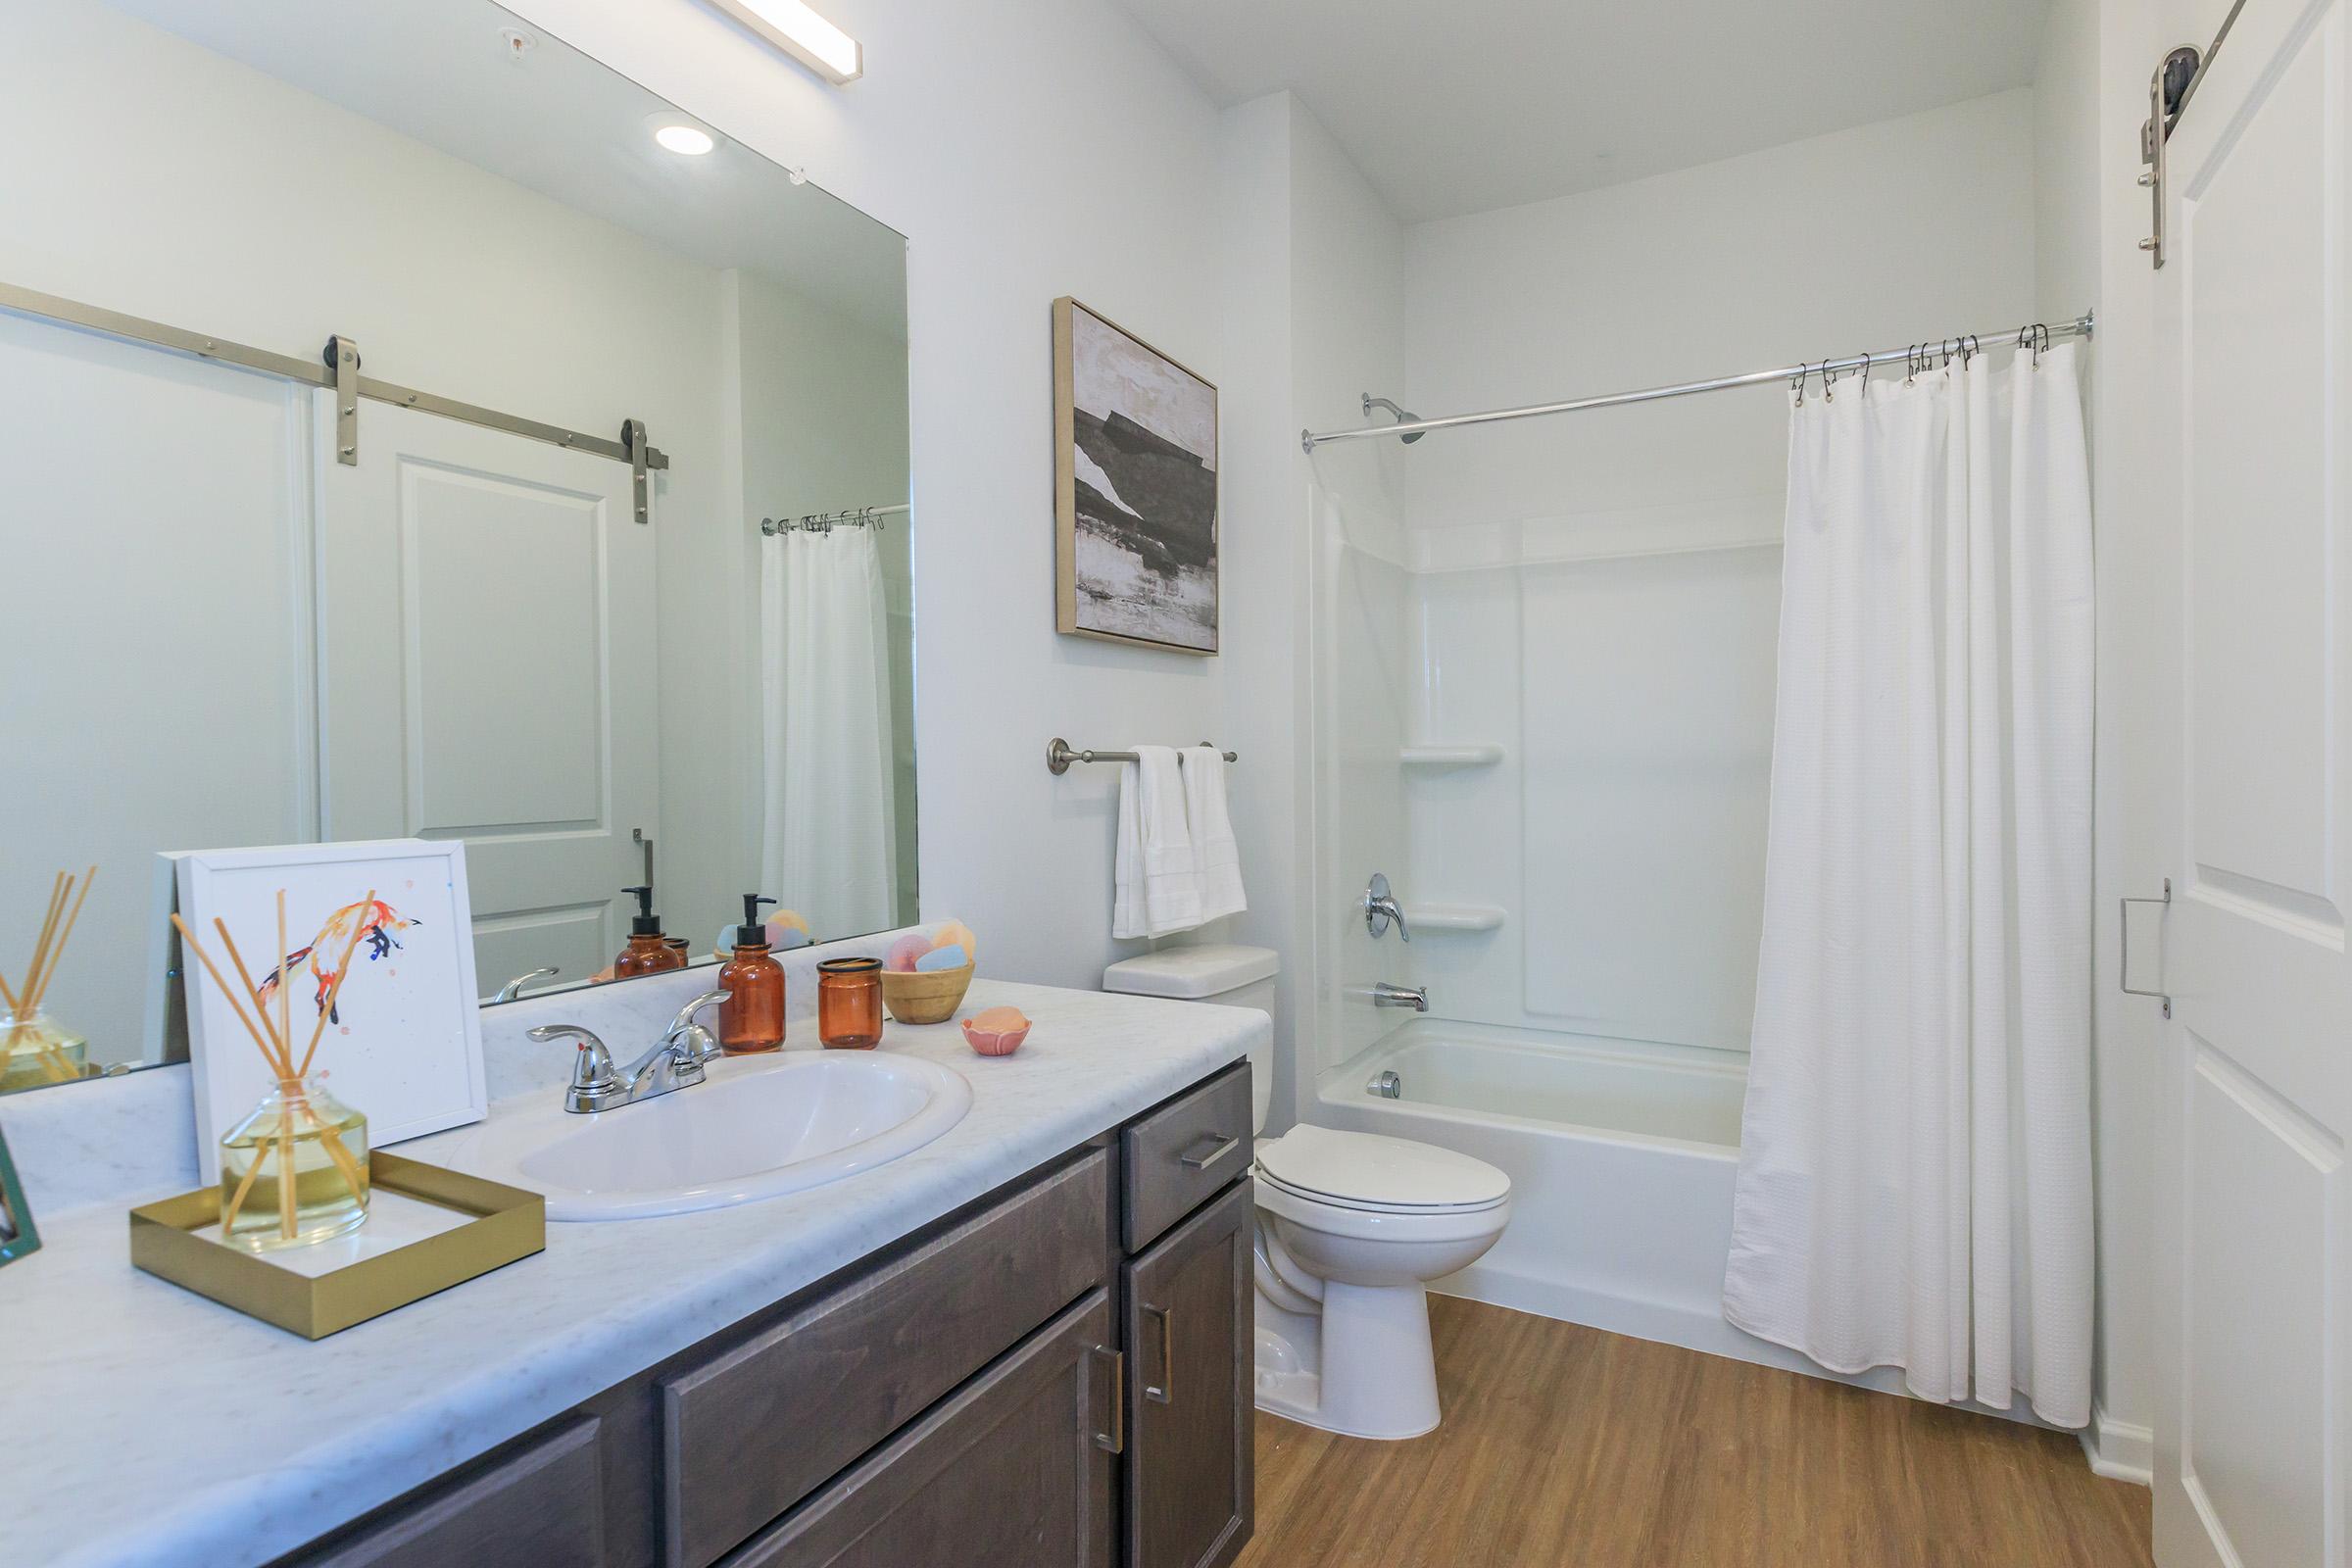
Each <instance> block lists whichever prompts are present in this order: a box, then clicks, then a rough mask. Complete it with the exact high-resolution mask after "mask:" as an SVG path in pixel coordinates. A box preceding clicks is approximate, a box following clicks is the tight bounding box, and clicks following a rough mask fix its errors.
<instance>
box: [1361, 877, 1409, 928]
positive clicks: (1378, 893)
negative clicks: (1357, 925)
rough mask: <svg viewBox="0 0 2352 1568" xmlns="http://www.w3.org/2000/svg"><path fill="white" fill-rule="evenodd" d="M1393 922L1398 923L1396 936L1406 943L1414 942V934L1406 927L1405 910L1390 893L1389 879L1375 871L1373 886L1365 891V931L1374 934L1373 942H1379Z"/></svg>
mask: <svg viewBox="0 0 2352 1568" xmlns="http://www.w3.org/2000/svg"><path fill="white" fill-rule="evenodd" d="M1392 920H1394V921H1396V922H1397V936H1398V937H1399V938H1400V939H1402V940H1403V941H1406V942H1410V941H1412V940H1413V934H1412V932H1410V931H1408V930H1406V929H1405V926H1404V910H1403V908H1402V907H1400V906H1399V905H1398V904H1397V899H1396V896H1395V895H1394V894H1392V893H1390V891H1389V879H1388V878H1387V877H1386V876H1385V875H1383V874H1382V873H1380V872H1378V871H1375V872H1373V873H1372V885H1371V886H1370V887H1368V888H1366V889H1364V929H1365V930H1367V931H1369V932H1371V933H1372V937H1373V940H1375V941H1378V940H1379V939H1380V938H1381V937H1383V936H1386V935H1387V934H1388V930H1389V922H1390V921H1392Z"/></svg>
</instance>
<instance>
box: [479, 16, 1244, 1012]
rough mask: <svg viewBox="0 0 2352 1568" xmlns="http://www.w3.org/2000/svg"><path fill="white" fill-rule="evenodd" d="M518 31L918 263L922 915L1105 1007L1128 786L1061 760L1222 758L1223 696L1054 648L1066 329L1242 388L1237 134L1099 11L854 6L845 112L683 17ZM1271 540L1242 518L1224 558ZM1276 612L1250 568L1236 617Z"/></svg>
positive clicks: (751, 46) (564, 19)
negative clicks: (1152, 748) (1091, 311)
mask: <svg viewBox="0 0 2352 1568" xmlns="http://www.w3.org/2000/svg"><path fill="white" fill-rule="evenodd" d="M517 9H518V10H520V11H522V12H524V13H525V14H527V15H528V16H529V18H530V19H531V20H532V22H534V23H535V24H537V25H541V26H544V27H546V28H547V29H549V30H550V31H552V32H554V33H555V34H557V35H558V36H560V37H562V38H564V39H565V40H566V41H567V42H570V43H572V44H574V45H576V46H578V47H580V48H583V49H585V50H587V51H588V52H589V53H591V54H593V55H595V56H597V57H598V58H600V59H602V60H604V61H605V62H606V63H608V64H610V65H612V66H613V67H614V68H615V69H616V70H619V71H621V72H623V73H626V74H628V75H630V76H632V77H634V78H635V79H637V80H638V81H641V82H643V83H645V84H646V85H647V86H648V87H650V88H652V89H653V90H654V91H656V92H659V93H662V95H663V96H665V97H667V98H669V99H671V100H672V101H673V102H677V103H680V104H682V105H684V106H686V107H687V108H689V109H690V110H692V111H693V113H695V114H696V115H697V116H698V117H700V118H702V119H704V120H707V121H709V122H710V123H712V124H714V125H716V126H718V127H719V128H720V129H722V130H724V131H726V132H727V133H728V134H730V135H732V136H735V137H737V138H739V139H741V140H743V141H745V142H747V143H749V144H750V145H752V146H753V147H756V148H758V149H760V151H762V152H765V153H767V154H768V155H769V156H771V157H773V158H775V159H777V160H778V161H779V162H782V163H785V164H790V165H794V166H800V167H806V168H807V170H808V171H809V177H810V178H811V179H812V180H814V181H815V182H816V183H818V184H820V185H822V186H824V187H825V188H826V189H828V190H830V191H832V192H834V193H835V194H837V195H839V196H841V197H842V198H843V199H844V200H847V201H849V202H852V203H854V204H856V205H857V206H858V207H859V208H861V209H863V210H864V211H866V212H868V213H871V214H873V215H874V216H875V217H877V218H879V219H881V220H882V221H885V222H887V223H889V224H891V225H892V226H893V227H896V228H898V229H900V230H901V231H903V232H905V233H906V234H907V235H908V236H909V246H908V253H907V319H908V336H909V349H910V361H909V387H908V394H909V404H910V409H911V428H912V440H913V474H914V483H913V500H914V504H915V507H916V509H917V517H916V521H915V524H914V529H913V537H914V550H915V560H914V577H915V602H916V612H917V613H916V622H917V626H918V628H919V631H918V636H917V644H918V646H917V653H916V671H917V674H916V684H917V688H918V691H919V693H920V698H919V703H918V713H917V718H916V728H917V732H918V735H919V743H920V752H921V757H922V763H923V765H922V779H921V807H920V809H921V816H922V862H923V863H922V873H923V876H922V881H923V890H922V903H923V907H924V909H925V910H926V911H927V912H929V913H932V914H941V913H949V912H953V913H956V914H959V915H962V916H964V917H966V918H968V919H970V920H971V922H972V923H973V925H974V926H975V928H976V929H977V930H978V932H979V934H980V944H981V949H982V960H981V961H982V963H983V966H984V967H985V968H987V969H988V970H989V971H990V972H993V973H996V974H999V975H1003V976H1006V977H1008V978H1021V979H1028V980H1039V981H1047V982H1052V983H1056V984H1065V985H1094V984H1098V983H1099V982H1100V980H1101V975H1102V968H1103V963H1104V962H1105V961H1106V960H1108V959H1110V958H1112V957H1114V956H1120V952H1121V949H1120V948H1119V947H1115V946H1114V945H1113V944H1112V943H1111V941H1110V938H1109V928H1110V912H1109V911H1110V851H1111V829H1112V825H1113V823H1114V821H1115V817H1116V809H1117V808H1116V789H1117V778H1116V774H1115V770H1114V769H1111V768H1106V767H1076V768H1072V769H1071V770H1070V772H1069V773H1068V774H1066V775H1064V776H1063V777H1061V778H1058V779H1056V778H1054V777H1051V776H1050V775H1049V774H1048V773H1047V772H1046V770H1045V767H1044V751H1045V745H1046V741H1047V739H1048V738H1049V737H1051V736H1054V735H1062V736H1066V737H1067V738H1068V739H1069V740H1071V741H1072V742H1073V743H1075V744H1077V745H1080V746H1088V745H1093V746H1116V745H1120V744H1122V743H1124V742H1127V741H1131V740H1150V741H1166V742H1175V743H1185V742H1190V741H1195V740H1200V739H1203V738H1221V735H1222V731H1223V729H1224V722H1223V721H1224V718H1225V714H1226V692H1227V689H1228V684H1229V682H1228V679H1227V675H1226V672H1225V670H1224V668H1223V667H1222V665H1221V662H1220V661H1217V660H1203V659H1193V658H1183V657H1178V656H1174V655H1169V654H1164V653H1154V652H1150V651H1146V650H1141V649H1128V648H1121V647H1117V646H1113V645H1110V644H1105V643H1099V642H1090V641H1085V640H1082V639H1077V638H1065V637H1060V636H1058V635H1056V634H1055V632H1054V612H1053V580H1054V578H1053V573H1054V503H1053V482H1052V478H1053V466H1052V448H1051V441H1050V432H1051V429H1052V424H1051V405H1052V367H1051V356H1050V352H1049V351H1050V346H1051V335H1050V331H1051V322H1050V316H1049V311H1050V307H1051V305H1052V303H1053V301H1054V297H1055V296H1056V295H1059V294H1072V295H1075V296H1076V297H1077V298H1079V299H1081V300H1084V301H1085V302H1087V303H1088V304H1089V305H1091V306H1093V307H1094V308H1096V309H1098V310H1100V311H1103V313H1105V314H1106V315H1108V316H1110V317H1111V318H1112V319H1116V320H1119V321H1123V322H1125V323H1127V324H1128V325H1130V326H1132V327H1133V328H1134V329H1135V330H1137V331H1139V332H1141V333H1144V334H1145V335H1146V336H1148V337H1149V338H1150V339H1151V340H1152V342H1153V343H1155V344H1157V345H1159V346H1160V347H1161V348H1162V349H1164V350H1166V351H1167V352H1168V353H1169V354H1171V355H1173V356H1174V357H1175V358H1177V359H1179V360H1181V361H1183V362H1184V363H1186V364H1188V365H1191V366H1194V367H1195V368H1198V369H1200V370H1201V372H1202V373H1203V374H1205V375H1207V376H1208V378H1209V379H1211V380H1212V381H1222V380H1224V379H1227V378H1226V377H1225V376H1224V375H1223V374H1222V371H1221V366H1222V361H1223V336H1222V331H1221V327H1220V319H1221V314H1222V313H1221V302H1220V270H1219V266H1218V262H1219V249H1218V239H1217V235H1218V221H1219V213H1220V201H1219V189H1218V177H1217V170H1218V125H1217V117H1216V112H1215V111H1214V109H1213V108H1212V107H1211V106H1210V105H1209V103H1208V101H1207V100H1206V98H1204V97H1203V96H1202V95H1201V93H1200V91H1199V90H1198V89H1197V88H1195V87H1194V86H1193V85H1192V84H1191V83H1190V82H1188V81H1187V80H1186V79H1185V78H1184V77H1183V76H1182V74H1181V73H1179V72H1178V71H1177V69H1176V68H1175V66H1174V65H1172V64H1171V63H1170V62H1169V61H1168V60H1167V59H1166V58H1165V57H1164V56H1162V55H1161V54H1160V52H1159V51H1158V50H1157V48H1156V47H1154V46H1153V45H1152V43H1151V42H1150V41H1149V40H1147V39H1146V38H1145V37H1144V36H1143V34H1142V33H1141V31H1140V30H1139V29H1138V28H1136V26H1135V25H1133V24H1132V23H1131V22H1129V21H1128V20H1127V19H1126V18H1125V17H1124V16H1122V15H1120V14H1118V13H1117V12H1115V11H1114V10H1113V9H1112V8H1111V7H1109V6H1106V5H1103V4H1101V3H1100V0H1003V3H995V4H990V5H986V6H971V5H954V4H947V3H943V0H932V3H924V4H907V3H904V0H900V3H890V0H832V3H829V4H828V5H827V7H826V14H827V15H828V16H830V17H831V18H833V20H835V21H836V22H838V23H839V24H840V25H842V26H844V27H846V28H847V29H849V31H851V32H852V33H853V34H855V35H856V36H858V38H859V39H860V40H861V41H862V42H863V43H864V45H865V48H866V61H867V73H866V75H865V76H864V77H863V78H862V79H860V80H858V81H857V82H854V83H852V84H850V85H849V86H847V87H842V88H834V87H829V86H827V85H825V84H823V83H822V82H820V81H818V80H816V79H815V78H813V77H812V76H810V75H809V73H805V72H803V71H801V70H800V69H799V68H797V67H795V66H792V65H790V64H789V63H787V62H785V61H783V60H782V59H780V58H779V57H778V56H777V55H776V54H775V53H773V52H772V51H770V50H768V49H767V48H765V47H763V46H761V45H760V44H758V43H756V42H755V41H753V40H752V39H751V38H750V37H749V36H748V35H746V34H745V33H744V32H742V31H741V30H740V29H738V28H737V27H735V26H734V25H732V24H730V23H728V22H726V21H724V20H723V19H722V18H720V17H718V16H716V15H715V14H713V13H712V12H711V11H709V10H707V9H705V8H703V7H701V6H698V5H694V4H692V3H689V0H522V3H520V4H519V5H518V6H517ZM1227 427H1228V429H1229V430H1230V428H1231V425H1230V421H1229V422H1228V426H1227ZM1258 525H1260V524H1259V522H1258V519H1255V518H1246V517H1242V516H1239V515H1234V514H1233V513H1232V511H1231V509H1230V506H1229V508H1228V515H1227V516H1226V519H1225V528H1226V531H1227V535H1228V537H1230V536H1231V535H1232V533H1233V532H1235V531H1236V530H1239V529H1242V528H1245V527H1251V526H1258ZM1259 591H1261V588H1260V585H1259V584H1257V583H1255V582H1253V581H1250V580H1247V579H1244V578H1242V577H1240V576H1239V574H1237V573H1235V572H1232V571H1228V572H1227V573H1226V574H1225V579H1224V585H1223V592H1224V595H1225V605H1226V613H1227V614H1228V615H1229V616H1230V615H1234V614H1236V613H1247V612H1246V611H1245V610H1244V609H1243V608H1242V606H1243V602H1244V601H1246V600H1247V599H1248V598H1249V597H1250V595H1252V594H1254V593H1257V592H1259ZM1249 767H1250V763H1249V762H1248V761H1247V760H1245V761H1244V762H1243V764H1242V765H1241V767H1240V768H1239V769H1237V770H1236V773H1235V775H1234V786H1235V800H1234V807H1235V809H1236V811H1237V812H1238V813H1241V814H1243V815H1244V816H1247V815H1249V814H1250V813H1253V812H1255V811H1257V810H1260V809H1263V801H1262V799H1261V796H1260V794H1259V793H1258V791H1259V786H1257V785H1254V784H1253V783H1251V782H1250V773H1249Z"/></svg>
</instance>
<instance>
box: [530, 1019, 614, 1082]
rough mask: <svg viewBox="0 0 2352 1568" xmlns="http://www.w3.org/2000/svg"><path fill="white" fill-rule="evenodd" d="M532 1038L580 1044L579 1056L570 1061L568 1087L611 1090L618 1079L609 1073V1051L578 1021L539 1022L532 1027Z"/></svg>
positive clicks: (611, 1069) (611, 1068)
mask: <svg viewBox="0 0 2352 1568" xmlns="http://www.w3.org/2000/svg"><path fill="white" fill-rule="evenodd" d="M529 1033H530V1037H531V1038H532V1039H533V1040H538V1041H542V1042H544V1041H549V1040H576V1041H578V1042H579V1043H580V1051H579V1055H578V1057H577V1058H576V1059H575V1060H574V1061H573V1062H572V1064H571V1087H572V1088H574V1089H610V1088H612V1087H613V1084H614V1083H615V1082H616V1081H617V1080H616V1079H615V1077H614V1075H613V1053H611V1052H609V1051H607V1050H606V1049H605V1043H604V1042H603V1041H602V1040H599V1039H597V1038H596V1036H594V1035H593V1034H590V1033H589V1032H588V1031H587V1030H585V1029H582V1028H581V1027H579V1026H578V1025H577V1024H569V1023H549V1024H541V1025H540V1026H539V1027H538V1028H536V1029H533V1030H531V1031H530V1032H529Z"/></svg>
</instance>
